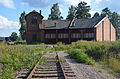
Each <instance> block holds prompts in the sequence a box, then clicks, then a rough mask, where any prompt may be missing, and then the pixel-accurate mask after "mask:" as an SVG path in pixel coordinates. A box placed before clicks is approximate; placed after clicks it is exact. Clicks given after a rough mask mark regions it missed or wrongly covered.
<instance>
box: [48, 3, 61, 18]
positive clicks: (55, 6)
mask: <svg viewBox="0 0 120 79" xmlns="http://www.w3.org/2000/svg"><path fill="white" fill-rule="evenodd" d="M60 15H61V12H60V10H59V5H58V3H56V4H53V6H52V8H51V14H49V17H48V20H59V19H63V17H62V16H60Z"/></svg>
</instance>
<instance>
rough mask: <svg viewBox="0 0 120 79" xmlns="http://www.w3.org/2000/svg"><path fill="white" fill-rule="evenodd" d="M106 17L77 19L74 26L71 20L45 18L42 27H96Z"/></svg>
mask: <svg viewBox="0 0 120 79" xmlns="http://www.w3.org/2000/svg"><path fill="white" fill-rule="evenodd" d="M104 18H105V17H97V18H90V19H75V20H74V22H73V23H74V24H73V26H69V25H70V21H69V20H43V22H42V26H43V28H42V29H67V28H68V27H69V29H80V28H95V27H96V25H97V24H98V23H100V22H101V21H102V20H103V19H104Z"/></svg>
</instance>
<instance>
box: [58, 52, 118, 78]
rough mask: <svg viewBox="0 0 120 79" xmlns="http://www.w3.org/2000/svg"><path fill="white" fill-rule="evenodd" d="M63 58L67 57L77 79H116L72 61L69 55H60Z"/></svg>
mask: <svg viewBox="0 0 120 79" xmlns="http://www.w3.org/2000/svg"><path fill="white" fill-rule="evenodd" d="M58 54H59V55H60V56H61V57H65V59H66V60H67V62H68V63H69V64H70V66H71V68H72V70H73V71H74V72H75V74H76V76H77V79H116V78H114V77H111V76H110V75H109V74H107V73H102V72H98V71H97V70H96V69H95V68H94V67H92V66H90V65H85V64H81V63H77V62H76V61H75V60H74V59H70V57H69V55H68V54H67V53H64V52H59V53H58Z"/></svg>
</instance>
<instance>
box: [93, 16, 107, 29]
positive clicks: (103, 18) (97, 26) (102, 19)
mask: <svg viewBox="0 0 120 79" xmlns="http://www.w3.org/2000/svg"><path fill="white" fill-rule="evenodd" d="M106 18H108V17H106V16H105V17H104V18H103V19H102V20H100V21H99V22H98V23H97V24H96V25H95V26H94V28H97V27H98V25H99V24H100V23H101V22H102V21H104V20H105V19H106Z"/></svg>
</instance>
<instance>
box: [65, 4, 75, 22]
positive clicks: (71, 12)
mask: <svg viewBox="0 0 120 79" xmlns="http://www.w3.org/2000/svg"><path fill="white" fill-rule="evenodd" d="M75 11H76V8H75V7H74V6H73V5H71V7H70V8H69V11H68V15H67V18H66V19H68V20H72V19H73V18H74V17H75Z"/></svg>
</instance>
